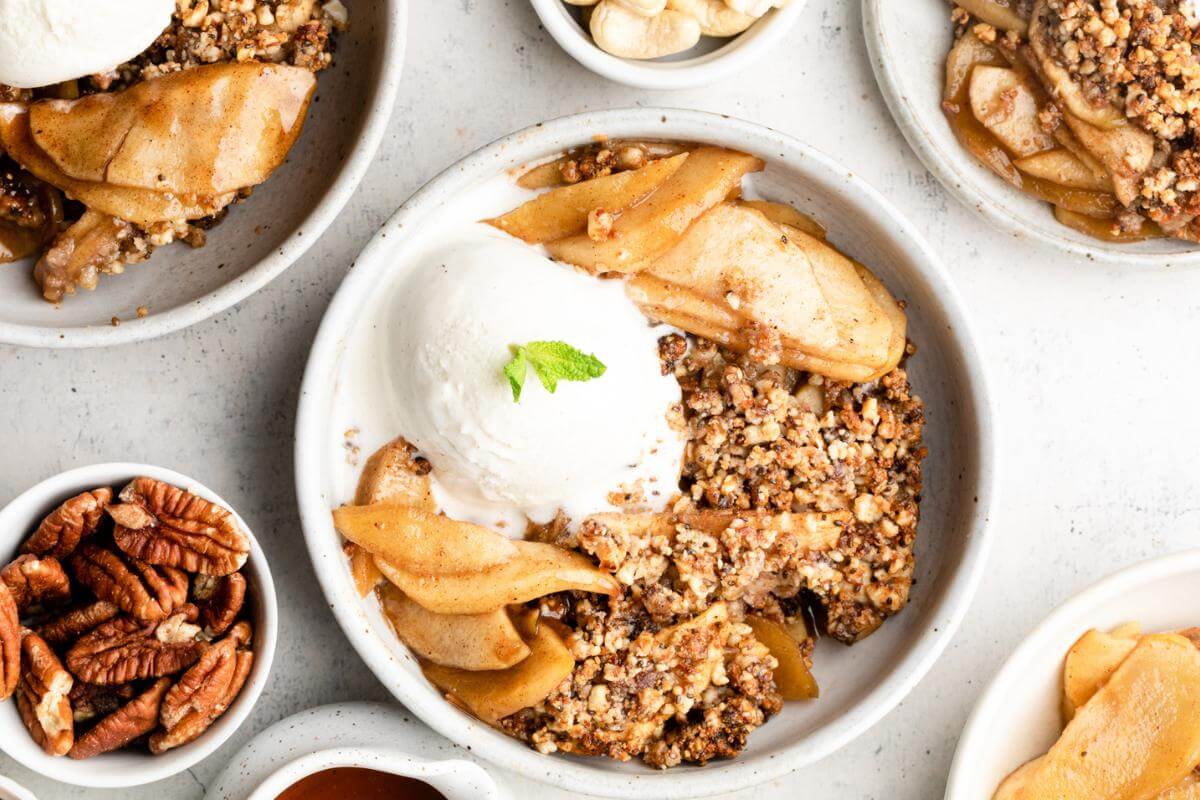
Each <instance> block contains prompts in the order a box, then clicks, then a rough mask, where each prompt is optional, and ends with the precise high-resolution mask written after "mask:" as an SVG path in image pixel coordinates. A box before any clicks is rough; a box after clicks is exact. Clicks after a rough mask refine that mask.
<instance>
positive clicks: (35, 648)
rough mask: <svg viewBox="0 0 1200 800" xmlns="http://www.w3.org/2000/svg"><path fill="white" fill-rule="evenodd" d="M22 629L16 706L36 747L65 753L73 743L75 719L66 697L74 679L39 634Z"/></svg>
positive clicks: (54, 754) (55, 752) (59, 753)
mask: <svg viewBox="0 0 1200 800" xmlns="http://www.w3.org/2000/svg"><path fill="white" fill-rule="evenodd" d="M23 633H24V638H23V639H22V640H21V671H22V677H21V685H20V686H19V687H17V710H18V711H19V712H20V714H21V720H22V721H23V722H24V723H25V727H26V728H28V729H29V735H30V736H32V737H33V740H34V741H35V742H37V744H38V746H39V747H41V748H42V749H43V750H44V751H46V753H48V754H49V755H52V756H61V755H66V753H67V751H68V750H70V749H71V745H73V744H74V743H75V720H74V717H73V715H72V714H71V702H70V700H68V699H67V696H68V695H69V694H70V692H71V686H72V684H73V683H74V680H73V679H72V678H71V673H69V672H67V671H66V670H65V669H63V665H62V662H61V661H59V660H58V656H56V655H55V654H54V651H53V650H51V649H50V645H48V644H46V641H45V640H44V639H42V637H40V636H38V635H37V634H36V633H34V632H33V631H30V630H26V631H24V632H23Z"/></svg>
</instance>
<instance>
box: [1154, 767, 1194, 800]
mask: <svg viewBox="0 0 1200 800" xmlns="http://www.w3.org/2000/svg"><path fill="white" fill-rule="evenodd" d="M1154 800H1200V774H1197V773H1195V772H1193V773H1192V774H1191V775H1188V776H1187V777H1186V778H1184V779H1183V780H1182V781H1180V782H1179V783H1177V784H1175V785H1174V786H1172V787H1171V788H1170V789H1167V790H1166V791H1165V792H1163V793H1162V794H1160V795H1158V796H1156V797H1155V798H1154Z"/></svg>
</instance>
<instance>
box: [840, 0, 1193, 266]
mask: <svg viewBox="0 0 1200 800" xmlns="http://www.w3.org/2000/svg"><path fill="white" fill-rule="evenodd" d="M863 27H864V31H865V34H866V38H867V47H868V50H869V51H870V55H871V66H872V68H873V69H874V71H875V76H876V79H877V80H878V82H879V87H880V89H881V91H882V92H883V96H884V99H885V100H886V101H887V104H888V108H889V109H890V110H891V112H892V116H893V117H894V118H895V120H896V123H897V125H898V126H899V127H900V130H901V132H902V133H903V134H904V137H905V139H907V140H908V143H909V145H910V146H911V147H912V148H913V150H914V151H915V152H916V153H917V155H918V156H919V157H920V159H921V161H922V162H923V163H924V164H925V166H926V168H928V169H929V171H930V172H932V173H933V174H934V176H936V177H937V179H938V180H939V181H940V182H941V183H942V185H943V186H944V187H945V188H946V189H947V190H948V191H950V193H951V194H953V195H954V196H955V197H957V198H958V199H959V200H960V201H961V202H963V203H964V204H966V205H967V206H969V207H971V208H973V209H975V210H977V211H978V212H979V213H981V214H982V215H983V216H984V217H985V218H986V219H987V220H988V221H989V222H990V223H991V224H992V225H994V226H996V227H997V228H999V229H1001V230H1004V231H1006V232H1008V233H1011V234H1012V235H1013V236H1016V237H1018V238H1029V239H1034V240H1038V241H1041V242H1044V243H1046V244H1050V245H1052V246H1054V247H1057V248H1059V249H1061V250H1064V251H1066V252H1069V253H1072V254H1074V255H1077V256H1081V257H1084V258H1087V259H1091V260H1095V261H1103V262H1106V263H1117V264H1129V265H1138V266H1157V267H1171V266H1184V265H1191V264H1196V263H1200V250H1197V249H1196V247H1195V245H1194V244H1190V243H1187V242H1181V241H1176V240H1172V239H1154V240H1147V241H1142V242H1134V243H1117V242H1107V241H1102V240H1099V239H1096V238H1093V237H1092V236H1089V235H1086V234H1083V233H1079V232H1077V231H1075V230H1072V229H1071V228H1068V227H1066V226H1065V225H1063V224H1061V223H1060V222H1058V220H1056V219H1055V216H1054V214H1053V211H1052V207H1051V206H1050V205H1049V204H1048V203H1046V202H1045V201H1043V200H1039V199H1037V198H1034V197H1032V196H1029V195H1027V194H1024V193H1023V192H1021V191H1019V190H1017V189H1015V188H1014V187H1012V186H1010V185H1008V184H1007V183H1005V182H1004V181H1003V180H1002V179H1001V178H1000V177H998V176H997V175H996V174H995V173H993V172H992V171H991V170H989V169H988V168H987V167H985V166H983V165H982V164H981V163H980V162H979V161H978V160H977V159H976V158H975V157H974V156H973V155H971V153H969V152H967V150H966V149H965V148H964V147H963V146H962V144H960V143H959V141H958V139H957V138H956V136H955V134H954V131H953V130H952V129H951V127H950V125H949V124H948V122H947V119H946V116H945V114H944V113H943V110H942V90H943V85H944V82H945V64H946V54H947V52H948V50H949V49H950V45H951V43H952V41H953V38H954V25H953V23H952V22H951V20H950V4H948V3H946V2H945V0H912V2H909V3H903V4H899V3H888V2H886V0H863Z"/></svg>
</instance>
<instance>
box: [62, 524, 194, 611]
mask: <svg viewBox="0 0 1200 800" xmlns="http://www.w3.org/2000/svg"><path fill="white" fill-rule="evenodd" d="M70 565H71V572H72V574H74V575H75V579H76V580H77V581H79V582H80V583H82V584H83V585H84V586H86V587H87V588H89V589H91V590H92V592H94V593H95V595H96V597H98V598H100V599H101V600H107V601H109V602H110V603H115V604H116V605H117V606H118V607H119V608H120V609H121V610H122V611H124V612H125V613H127V614H130V615H132V616H134V617H136V618H138V619H140V620H144V621H147V622H157V621H158V620H161V619H163V618H165V617H166V616H167V615H168V614H170V613H171V612H172V611H174V610H175V609H176V608H177V607H179V605H180V604H182V603H183V602H184V601H186V600H187V589H188V579H187V575H184V574H183V573H182V572H180V571H179V570H177V569H173V568H172V567H163V566H154V565H152V564H147V563H145V562H143V561H139V560H138V559H136V558H131V557H129V556H127V555H125V554H124V553H118V552H115V551H113V550H107V549H105V548H103V547H100V546H99V545H97V544H94V543H92V542H87V543H85V544H84V545H83V546H82V547H80V548H79V551H78V552H76V553H75V555H73V556H71V562H70Z"/></svg>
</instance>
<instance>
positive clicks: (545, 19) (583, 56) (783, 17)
mask: <svg viewBox="0 0 1200 800" xmlns="http://www.w3.org/2000/svg"><path fill="white" fill-rule="evenodd" d="M530 2H532V3H533V9H534V11H536V12H537V15H538V17H539V18H540V19H541V20H542V24H543V25H545V26H546V30H548V31H550V35H551V36H553V37H554V41H556V42H558V44H559V46H560V47H562V49H563V50H566V51H567V53H569V54H570V56H571V57H572V58H574V59H575V60H576V61H578V62H579V63H580V64H583V65H584V66H585V67H587V68H588V69H590V70H591V71H592V72H595V73H596V74H597V75H602V76H604V77H605V78H608V79H609V80H612V81H616V82H617V83H623V84H625V85H626V86H633V87H636V88H639V89H690V88H693V87H696V86H706V85H708V84H710V83H716V82H717V81H719V80H722V79H724V78H727V77H729V76H730V75H732V74H733V73H734V72H736V71H737V70H739V69H742V68H743V67H745V66H746V65H748V64H750V63H751V62H752V61H754V60H756V59H758V58H759V57H761V56H762V55H763V54H765V53H766V52H767V51H768V50H770V49H771V48H772V47H774V46H775V44H776V43H778V42H779V41H780V40H781V39H782V38H783V37H784V36H785V35H786V34H787V32H788V31H789V30H791V29H792V26H794V25H795V24H796V22H797V21H798V20H799V19H800V16H801V14H802V13H803V12H804V5H805V3H806V2H807V0H790V2H789V3H788V4H787V5H786V6H784V7H782V8H777V9H774V10H772V11H768V12H767V14H766V15H765V16H764V17H763V18H762V19H760V20H758V21H757V22H756V23H754V25H752V26H751V27H750V28H749V29H747V30H746V31H744V32H743V33H740V34H738V35H737V36H734V37H732V38H729V39H712V38H708V37H705V38H702V39H701V40H700V44H698V45H696V46H695V47H694V48H692V49H691V50H688V51H686V52H683V53H680V54H678V55H675V56H668V57H665V58H660V59H653V60H638V59H632V58H620V57H618V56H614V55H611V54H609V53H606V52H604V51H603V50H601V49H600V48H599V47H598V46H596V43H595V42H594V41H592V36H591V34H590V33H589V32H588V30H587V29H586V28H585V27H584V26H583V25H582V24H580V19H579V17H578V16H577V14H578V9H577V7H575V6H571V5H568V4H566V3H564V2H563V0H530Z"/></svg>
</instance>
